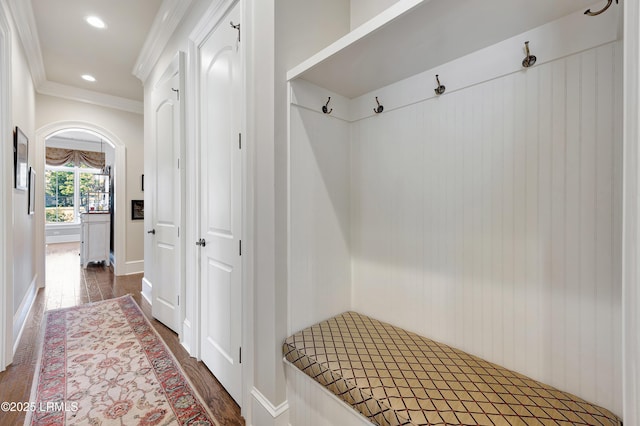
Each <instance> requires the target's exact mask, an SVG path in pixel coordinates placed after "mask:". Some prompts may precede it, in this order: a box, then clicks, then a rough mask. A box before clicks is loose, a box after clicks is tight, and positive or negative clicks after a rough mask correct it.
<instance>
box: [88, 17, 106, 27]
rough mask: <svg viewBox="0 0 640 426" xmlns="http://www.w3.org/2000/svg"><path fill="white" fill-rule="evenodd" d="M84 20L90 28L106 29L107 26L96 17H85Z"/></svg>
mask: <svg viewBox="0 0 640 426" xmlns="http://www.w3.org/2000/svg"><path fill="white" fill-rule="evenodd" d="M84 20H85V21H87V24H89V25H91V26H92V27H95V28H100V29H103V28H107V24H105V23H104V21H103V20H102V19H100V18H98V17H97V16H87V17H86V18H84Z"/></svg>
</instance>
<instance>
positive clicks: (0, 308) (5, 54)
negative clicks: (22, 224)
mask: <svg viewBox="0 0 640 426" xmlns="http://www.w3.org/2000/svg"><path fill="white" fill-rule="evenodd" d="M0 12H2V13H0V135H2V137H3V138H6V140H11V105H10V103H11V63H10V62H11V61H10V56H11V30H10V27H9V23H8V21H7V19H6V17H7V16H8V13H7V12H6V7H5V3H4V0H0ZM0 163H2V164H12V163H13V144H4V145H2V146H0ZM12 173H13V168H12V167H11V168H10V167H3V168H2V169H1V170H0V203H2V205H3V208H2V209H0V371H4V369H5V368H6V366H7V364H9V363H10V362H11V359H12V357H13V247H12V245H13V232H12V226H11V218H12V216H13V189H12V186H13V183H12Z"/></svg>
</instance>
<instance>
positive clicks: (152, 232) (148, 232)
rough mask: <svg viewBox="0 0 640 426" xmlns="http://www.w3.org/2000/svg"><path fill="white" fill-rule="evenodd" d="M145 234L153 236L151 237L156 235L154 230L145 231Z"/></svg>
mask: <svg viewBox="0 0 640 426" xmlns="http://www.w3.org/2000/svg"><path fill="white" fill-rule="evenodd" d="M147 234H153V235H156V230H155V229H152V230H151V231H147Z"/></svg>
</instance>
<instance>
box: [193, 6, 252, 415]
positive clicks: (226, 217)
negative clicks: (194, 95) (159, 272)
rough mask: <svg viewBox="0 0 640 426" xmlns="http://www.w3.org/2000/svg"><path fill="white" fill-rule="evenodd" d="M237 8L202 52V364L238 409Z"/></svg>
mask: <svg viewBox="0 0 640 426" xmlns="http://www.w3.org/2000/svg"><path fill="white" fill-rule="evenodd" d="M239 16H240V10H239V6H238V5H236V6H235V7H234V8H233V9H231V11H230V12H229V14H228V16H226V17H225V18H223V19H222V20H221V21H220V22H221V23H220V25H218V26H217V27H216V29H215V30H214V31H213V32H212V34H211V35H210V37H209V38H208V39H207V40H206V41H205V42H204V43H203V45H202V46H201V48H200V64H201V68H200V82H201V90H200V93H201V101H200V113H201V115H200V123H201V124H200V126H201V127H200V134H201V148H200V149H201V151H200V161H201V163H200V168H201V173H202V175H201V194H200V202H201V212H200V217H201V223H200V229H201V235H202V236H201V238H200V240H199V241H198V242H197V244H199V245H200V246H201V257H200V264H201V296H202V297H201V304H202V305H201V356H202V361H203V362H204V363H205V364H206V365H207V367H209V369H210V370H211V372H212V373H213V374H214V375H215V376H216V378H218V380H219V381H220V383H222V385H223V386H224V387H225V388H226V389H227V391H228V392H229V393H230V394H231V396H232V397H233V398H234V399H235V400H236V401H237V402H238V403H240V402H241V393H242V392H241V388H242V386H241V379H242V371H241V368H240V362H241V352H240V351H241V348H240V342H241V330H242V328H241V319H242V306H241V294H242V292H241V283H242V271H241V252H242V247H241V245H242V242H241V234H242V201H241V200H242V198H241V196H242V193H241V192H242V161H241V141H240V138H241V135H240V126H241V120H240V115H241V111H242V110H241V108H242V84H241V67H240V53H239V48H240V43H239V29H238V28H236V27H233V26H232V25H230V24H229V22H230V21H231V22H233V23H234V24H236V25H237V24H238V22H239Z"/></svg>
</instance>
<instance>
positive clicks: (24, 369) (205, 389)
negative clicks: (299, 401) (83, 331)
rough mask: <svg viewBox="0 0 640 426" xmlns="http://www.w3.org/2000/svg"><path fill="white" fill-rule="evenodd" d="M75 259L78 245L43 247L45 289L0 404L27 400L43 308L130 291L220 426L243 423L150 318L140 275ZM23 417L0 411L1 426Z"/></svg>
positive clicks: (0, 386)
mask: <svg viewBox="0 0 640 426" xmlns="http://www.w3.org/2000/svg"><path fill="white" fill-rule="evenodd" d="M79 255H80V245H79V243H66V244H49V245H47V285H46V287H45V288H44V289H41V290H40V291H39V292H38V295H37V296H36V300H35V303H34V305H33V309H32V310H31V312H30V313H29V318H28V319H27V323H26V326H25V330H24V332H23V334H22V337H21V339H20V343H19V345H18V350H17V351H16V354H15V356H14V358H13V363H12V364H11V365H10V366H9V367H8V368H7V370H6V371H4V372H2V373H0V402H4V401H7V402H25V401H29V395H30V392H31V383H32V381H33V375H34V372H35V366H36V363H37V357H38V348H39V344H38V343H39V342H40V339H41V338H42V336H41V335H40V334H41V333H40V332H41V327H42V319H43V316H44V312H45V311H46V310H50V309H58V308H66V307H70V306H76V305H80V304H84V303H89V302H97V301H100V300H106V299H111V298H114V297H119V296H123V295H125V294H129V293H130V294H132V295H133V298H134V299H135V300H136V302H137V303H138V305H140V306H141V307H142V310H143V311H144V313H145V315H146V316H147V318H149V319H150V320H151V323H152V324H153V326H154V327H155V328H156V330H157V331H158V333H160V335H161V336H162V338H163V339H164V341H165V342H166V343H167V346H168V347H169V349H171V352H173V354H174V356H175V357H176V359H177V360H178V361H179V362H180V365H181V366H182V369H183V370H184V371H185V372H186V373H187V376H188V377H189V379H190V380H191V382H192V384H193V385H194V387H195V389H196V391H197V392H198V393H199V394H200V396H202V398H203V399H204V401H205V402H206V403H207V405H208V406H209V409H210V410H211V412H212V413H213V416H214V417H215V419H216V420H217V421H218V422H219V423H220V426H223V425H244V420H243V419H242V417H241V415H240V407H239V406H238V405H237V404H236V403H235V401H233V399H232V398H231V396H229V394H228V393H227V392H226V391H225V390H224V388H223V387H222V386H221V385H220V383H219V382H218V381H217V380H216V378H215V377H214V376H213V375H212V374H211V373H210V372H209V370H208V369H207V368H206V367H205V366H204V364H202V362H198V361H196V360H195V358H191V357H190V356H189V355H188V354H187V352H186V351H185V350H184V348H183V347H182V346H181V345H180V342H179V341H178V336H177V335H176V334H175V333H174V332H172V331H171V330H169V329H168V328H166V327H165V326H164V325H163V324H161V323H160V322H158V321H156V320H154V319H152V318H151V306H150V305H149V303H147V302H146V300H144V299H142V297H141V296H140V290H141V280H142V274H136V275H129V276H120V277H117V276H115V275H114V274H113V270H112V269H111V268H110V267H109V268H107V267H104V266H103V265H100V264H91V265H89V267H88V268H87V269H83V268H81V267H80V259H79ZM24 418H25V413H15V412H10V413H6V412H0V424H1V425H19V424H22V423H23V422H24Z"/></svg>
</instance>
